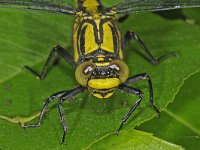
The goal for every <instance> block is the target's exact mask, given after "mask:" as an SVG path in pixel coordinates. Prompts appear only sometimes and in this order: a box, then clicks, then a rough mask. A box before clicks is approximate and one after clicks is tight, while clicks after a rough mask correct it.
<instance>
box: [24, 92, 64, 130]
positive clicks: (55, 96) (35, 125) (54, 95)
mask: <svg viewBox="0 0 200 150" xmlns="http://www.w3.org/2000/svg"><path fill="white" fill-rule="evenodd" d="M65 92H66V91H61V92H57V93H55V94H53V95H51V96H50V97H49V98H48V99H47V100H46V102H45V103H44V105H43V107H42V110H41V112H40V116H39V119H38V123H37V124H28V125H23V127H25V128H29V127H39V126H40V125H41V122H42V118H43V115H44V112H45V110H46V108H47V106H48V105H49V103H51V102H52V101H53V100H54V99H57V98H60V97H61V96H62V95H63V94H64V93H65Z"/></svg>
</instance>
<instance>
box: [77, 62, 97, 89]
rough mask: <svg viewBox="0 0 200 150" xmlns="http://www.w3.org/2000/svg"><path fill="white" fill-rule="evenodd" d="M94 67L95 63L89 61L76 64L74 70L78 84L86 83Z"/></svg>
mask: <svg viewBox="0 0 200 150" xmlns="http://www.w3.org/2000/svg"><path fill="white" fill-rule="evenodd" d="M95 68H96V65H95V64H94V63H93V62H91V61H86V62H83V63H82V64H80V65H78V67H77V68H76V71H75V78H76V80H77V81H78V83H79V84H80V85H84V86H86V85H87V81H88V78H89V77H90V75H91V73H92V72H93V71H94V69H95Z"/></svg>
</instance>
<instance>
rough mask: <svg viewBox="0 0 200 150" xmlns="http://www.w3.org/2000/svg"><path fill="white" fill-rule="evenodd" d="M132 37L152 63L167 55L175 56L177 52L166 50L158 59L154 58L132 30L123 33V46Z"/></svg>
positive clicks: (165, 57) (158, 61)
mask: <svg viewBox="0 0 200 150" xmlns="http://www.w3.org/2000/svg"><path fill="white" fill-rule="evenodd" d="M132 38H133V39H135V40H136V41H137V42H138V43H139V45H140V47H141V48H142V49H143V50H144V52H145V54H146V55H147V57H148V59H149V60H150V61H151V63H152V64H154V65H156V64H158V63H160V62H161V61H163V60H165V59H167V58H168V57H171V56H177V54H176V53H175V52H168V53H166V54H164V55H162V56H160V57H159V58H158V59H156V58H154V56H153V55H152V54H151V52H150V51H149V49H148V48H147V47H146V45H145V44H144V42H143V41H142V40H141V39H140V37H139V36H138V35H137V34H135V33H134V32H130V31H127V32H126V34H125V41H124V45H125V47H127V45H128V43H129V41H130V40H131V39H132Z"/></svg>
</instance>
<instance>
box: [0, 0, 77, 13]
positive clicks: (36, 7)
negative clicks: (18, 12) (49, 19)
mask: <svg viewBox="0 0 200 150" xmlns="http://www.w3.org/2000/svg"><path fill="white" fill-rule="evenodd" d="M1 7H8V8H16V9H28V10H33V11H44V12H52V13H63V14H68V15H74V14H75V13H76V8H74V7H73V6H71V5H70V4H69V3H67V2H65V1H64V0H0V8H1Z"/></svg>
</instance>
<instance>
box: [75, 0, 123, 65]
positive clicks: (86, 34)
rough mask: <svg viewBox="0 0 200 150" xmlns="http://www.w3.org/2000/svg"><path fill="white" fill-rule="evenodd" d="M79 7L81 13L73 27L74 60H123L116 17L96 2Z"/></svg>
mask: <svg viewBox="0 0 200 150" xmlns="http://www.w3.org/2000/svg"><path fill="white" fill-rule="evenodd" d="M89 2H90V3H89ZM93 3H94V4H93ZM86 4H87V5H86ZM79 5H81V6H79V7H81V9H80V10H81V11H80V12H78V13H77V15H76V17H75V22H74V26H73V45H74V60H75V61H76V62H82V61H85V60H90V59H97V61H98V60H99V61H107V60H105V59H123V54H122V46H121V34H120V32H119V29H118V26H117V24H116V21H115V17H114V15H108V14H105V13H104V12H103V10H102V6H101V4H100V3H99V2H98V1H96V0H85V1H84V3H82V4H79Z"/></svg>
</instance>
